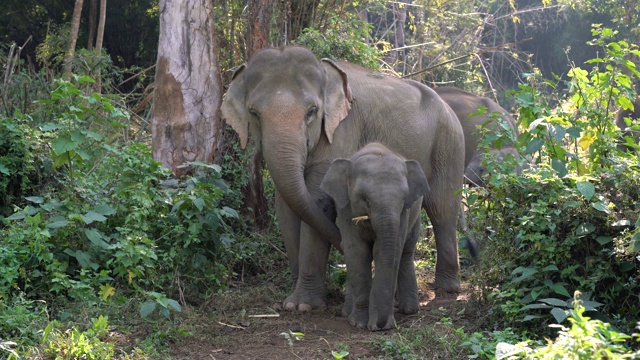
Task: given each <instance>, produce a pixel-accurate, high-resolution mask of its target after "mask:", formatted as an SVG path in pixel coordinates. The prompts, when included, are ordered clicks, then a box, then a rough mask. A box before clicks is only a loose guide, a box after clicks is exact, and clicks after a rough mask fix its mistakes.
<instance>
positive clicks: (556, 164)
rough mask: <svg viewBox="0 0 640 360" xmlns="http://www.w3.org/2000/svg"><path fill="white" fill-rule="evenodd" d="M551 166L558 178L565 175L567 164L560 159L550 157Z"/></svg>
mask: <svg viewBox="0 0 640 360" xmlns="http://www.w3.org/2000/svg"><path fill="white" fill-rule="evenodd" d="M551 167H552V168H553V170H555V171H556V174H558V177H559V178H563V177H565V176H566V175H567V173H568V171H567V165H566V164H565V163H564V161H562V160H560V159H551Z"/></svg>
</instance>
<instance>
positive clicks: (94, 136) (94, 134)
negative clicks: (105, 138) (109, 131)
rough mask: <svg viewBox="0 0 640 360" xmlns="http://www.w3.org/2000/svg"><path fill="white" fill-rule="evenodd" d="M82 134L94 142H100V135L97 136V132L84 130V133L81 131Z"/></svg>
mask: <svg viewBox="0 0 640 360" xmlns="http://www.w3.org/2000/svg"><path fill="white" fill-rule="evenodd" d="M82 133H83V134H84V135H85V136H86V137H88V138H91V139H93V140H96V141H102V135H100V134H98V133H97V132H93V131H89V130H84V131H82Z"/></svg>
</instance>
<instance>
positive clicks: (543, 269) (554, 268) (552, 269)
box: [542, 265, 559, 271]
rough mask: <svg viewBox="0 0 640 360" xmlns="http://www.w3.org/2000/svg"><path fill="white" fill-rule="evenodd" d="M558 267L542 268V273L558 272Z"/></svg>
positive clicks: (548, 266)
mask: <svg viewBox="0 0 640 360" xmlns="http://www.w3.org/2000/svg"><path fill="white" fill-rule="evenodd" d="M558 270H559V269H558V267H557V266H555V265H547V266H545V267H544V268H542V271H558Z"/></svg>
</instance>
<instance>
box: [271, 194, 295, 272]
mask: <svg viewBox="0 0 640 360" xmlns="http://www.w3.org/2000/svg"><path fill="white" fill-rule="evenodd" d="M275 210H276V217H277V218H278V227H279V228H280V233H281V234H282V240H283V241H284V247H285V249H286V250H287V257H288V258H289V268H290V270H291V276H292V277H293V283H294V284H296V283H297V281H298V272H299V266H298V258H299V255H300V223H301V221H300V218H299V217H298V216H297V215H296V214H295V213H294V212H293V211H292V210H291V208H290V207H289V206H288V205H287V204H286V203H285V202H284V200H283V199H282V197H281V196H280V193H279V192H278V191H277V190H276V193H275Z"/></svg>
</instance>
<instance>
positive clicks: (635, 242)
mask: <svg viewBox="0 0 640 360" xmlns="http://www.w3.org/2000/svg"><path fill="white" fill-rule="evenodd" d="M639 251H640V232H637V233H635V234H634V235H633V238H632V239H631V244H629V252H631V253H637V252H639Z"/></svg>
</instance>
